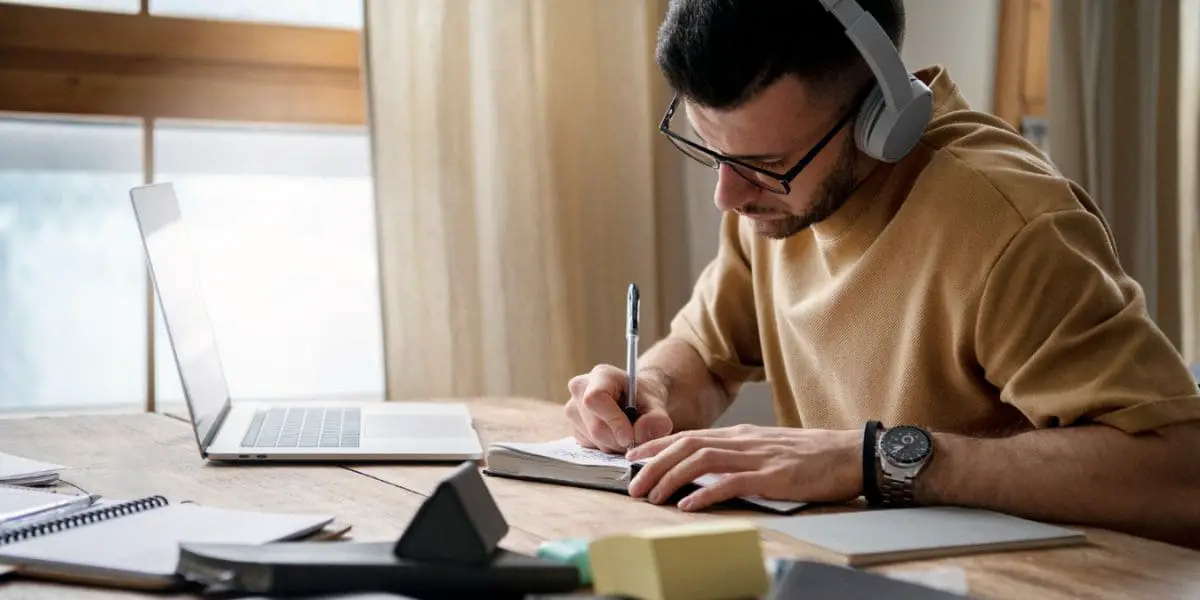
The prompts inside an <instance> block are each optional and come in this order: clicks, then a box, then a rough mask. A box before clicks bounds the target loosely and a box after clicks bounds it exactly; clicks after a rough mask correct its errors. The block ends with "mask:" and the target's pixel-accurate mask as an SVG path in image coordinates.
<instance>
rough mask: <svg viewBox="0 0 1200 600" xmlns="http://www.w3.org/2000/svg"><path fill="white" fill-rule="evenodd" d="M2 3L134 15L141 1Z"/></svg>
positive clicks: (10, 0)
mask: <svg viewBox="0 0 1200 600" xmlns="http://www.w3.org/2000/svg"><path fill="white" fill-rule="evenodd" d="M2 2H3V3H5V4H29V5H33V6H47V7H54V8H73V9H77V10H96V11H102V12H119V13H136V12H138V11H139V10H141V6H142V3H141V0H2Z"/></svg>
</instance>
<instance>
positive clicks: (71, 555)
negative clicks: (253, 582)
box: [0, 504, 333, 577]
mask: <svg viewBox="0 0 1200 600" xmlns="http://www.w3.org/2000/svg"><path fill="white" fill-rule="evenodd" d="M332 520H333V519H332V517H329V516H321V515H292V514H273V513H260V512H250V511H240V510H232V509H224V508H215V507H209V506H199V505H195V504H172V505H168V506H163V507H161V508H154V509H150V510H146V511H144V512H140V513H134V514H130V515H127V516H123V517H117V518H113V519H110V520H108V521H102V522H99V523H93V524H90V525H82V526H78V527H75V528H73V529H68V530H65V531H60V532H58V533H54V534H50V535H45V536H41V537H37V538H33V539H30V540H27V541H23V542H17V543H12V544H8V545H5V546H0V560H2V561H5V562H9V563H25V562H28V563H29V564H31V565H38V566H41V567H43V568H53V570H55V571H62V572H71V570H72V569H71V568H70V567H72V566H75V567H87V568H90V569H102V570H105V571H111V572H116V573H126V574H134V575H146V576H152V577H153V576H160V577H167V576H171V575H173V574H174V573H175V567H176V564H177V563H178V560H179V544H180V542H200V543H205V542H207V543H230V544H263V543H267V542H272V541H277V540H281V539H284V538H289V537H294V536H297V535H303V534H306V533H309V532H311V531H316V530H318V529H320V528H321V527H324V526H325V524H327V523H328V522H330V521H332ZM56 566H61V567H63V568H54V567H56Z"/></svg>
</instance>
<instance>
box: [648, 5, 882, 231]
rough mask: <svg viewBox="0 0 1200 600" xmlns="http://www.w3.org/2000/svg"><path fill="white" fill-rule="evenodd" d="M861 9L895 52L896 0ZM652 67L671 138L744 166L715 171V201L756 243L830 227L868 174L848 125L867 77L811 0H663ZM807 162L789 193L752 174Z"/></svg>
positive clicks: (837, 28) (835, 26)
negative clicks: (664, 87)
mask: <svg viewBox="0 0 1200 600" xmlns="http://www.w3.org/2000/svg"><path fill="white" fill-rule="evenodd" d="M858 3H859V5H860V6H862V8H863V10H866V11H868V12H869V13H871V15H872V16H873V17H874V18H875V19H876V20H877V21H878V22H879V24H880V26H881V27H882V28H883V30H884V31H885V32H886V33H887V34H888V36H889V37H890V38H891V39H892V42H893V44H895V45H896V47H897V48H899V47H900V44H901V41H902V39H903V33H904V8H903V5H902V3H901V0H858ZM657 61H658V65H659V68H660V69H661V70H662V72H663V74H664V75H665V76H666V78H667V81H668V82H669V83H670V85H671V86H672V87H673V88H674V89H675V90H676V92H677V93H678V94H679V104H678V112H677V113H676V114H675V115H674V116H673V118H672V119H671V121H670V123H669V127H670V130H671V131H672V132H674V133H676V134H678V135H681V136H683V137H685V138H687V139H689V140H691V141H693V142H695V143H697V144H699V145H700V146H702V147H704V148H707V149H708V150H710V151H712V152H715V153H717V154H718V155H719V156H721V157H722V158H732V159H736V160H738V161H740V162H741V163H743V165H742V166H738V165H731V164H730V163H729V162H722V163H721V165H720V169H719V178H718V184H717V189H716V194H715V201H716V204H717V206H718V207H719V208H721V209H722V210H733V211H736V212H738V213H739V214H741V215H744V216H746V217H748V218H752V219H754V220H755V227H756V229H757V231H758V232H759V233H760V234H762V235H765V236H769V237H773V238H784V237H788V236H791V235H793V234H795V233H797V232H799V231H801V230H803V229H805V228H807V227H808V226H809V225H812V224H813V223H817V222H820V221H822V220H824V219H826V218H828V217H829V216H830V215H831V214H833V213H834V212H835V211H836V210H837V209H838V208H840V207H841V206H842V204H844V203H845V201H846V199H847V198H848V197H849V195H850V194H851V193H852V192H853V190H854V188H855V187H856V186H857V184H858V181H859V179H860V177H861V176H862V174H863V171H864V169H868V168H869V167H870V164H869V161H867V160H865V159H866V157H865V156H863V155H860V153H859V152H858V151H857V149H856V147H855V143H854V138H853V122H852V121H848V120H847V119H848V118H849V119H852V118H853V117H854V116H855V114H856V111H857V108H858V105H859V100H860V99H861V95H860V92H861V91H862V90H863V89H865V88H866V86H868V85H870V84H872V83H873V77H872V74H871V72H870V70H869V69H868V68H867V65H866V63H865V61H863V59H862V56H861V55H860V54H859V52H858V50H857V48H855V46H854V44H853V43H852V42H851V41H850V39H849V38H848V37H847V36H846V34H845V30H844V29H843V28H842V26H841V24H840V23H838V21H837V19H836V18H835V17H834V16H833V15H831V14H830V13H829V12H828V11H826V10H825V8H824V7H823V6H822V5H821V3H820V1H819V0H671V2H670V9H669V10H668V12H667V16H666V19H665V20H664V21H663V24H662V26H661V27H660V29H659V38H658V48H657ZM688 122H690V124H691V125H690V126H689V124H688ZM672 141H675V140H672ZM676 145H677V146H680V147H681V149H683V150H684V151H685V152H687V153H688V154H689V155H691V156H693V157H695V158H699V159H701V160H702V161H704V162H710V163H711V162H712V161H713V159H712V157H711V156H706V155H705V154H704V153H702V152H698V151H695V150H694V149H691V148H689V147H688V146H687V145H686V144H682V143H680V142H677V141H676ZM805 160H807V161H808V162H807V163H806V164H805V165H804V167H803V168H802V169H801V170H800V172H799V173H798V174H797V175H796V177H795V178H794V179H792V180H791V181H790V182H789V184H788V186H787V187H786V189H785V188H784V186H782V185H781V184H780V183H779V181H778V180H777V179H776V178H774V177H772V176H771V175H769V174H764V173H762V172H758V171H755V170H754V169H755V168H757V169H760V170H762V171H766V172H769V173H775V174H780V175H782V174H785V173H787V172H788V171H789V170H791V169H792V168H793V167H794V166H796V165H797V164H798V163H800V162H802V161H805ZM754 181H757V182H758V183H757V184H756V183H754Z"/></svg>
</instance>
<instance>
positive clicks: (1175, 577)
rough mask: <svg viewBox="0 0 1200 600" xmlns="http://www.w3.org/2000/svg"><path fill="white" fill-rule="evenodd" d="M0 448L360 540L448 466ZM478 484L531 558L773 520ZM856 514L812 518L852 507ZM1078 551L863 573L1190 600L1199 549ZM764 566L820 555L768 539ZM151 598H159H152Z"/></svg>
mask: <svg viewBox="0 0 1200 600" xmlns="http://www.w3.org/2000/svg"><path fill="white" fill-rule="evenodd" d="M469 402H470V405H471V409H472V413H473V414H474V417H475V426H476V428H477V429H478V431H479V433H480V437H481V438H482V440H483V442H484V443H485V445H486V444H488V443H491V442H497V441H546V440H551V439H555V438H557V437H562V436H565V435H569V429H568V428H567V426H566V424H565V422H564V421H563V419H562V416H561V415H562V413H561V410H562V409H561V406H560V405H558V404H553V403H549V402H542V401H536V400H529V399H522V398H489V399H479V400H472V401H469ZM0 452H9V453H13V454H18V455H21V456H27V457H30V458H36V459H40V460H47V461H51V462H57V463H59V464H63V465H67V466H68V467H69V469H68V470H66V471H64V472H63V478H64V479H66V480H67V481H69V482H71V483H74V484H76V485H78V486H80V487H82V488H84V489H86V490H88V491H90V492H93V493H98V494H102V495H104V496H106V497H108V498H131V497H139V496H144V495H149V494H163V495H165V496H167V497H168V499H170V500H171V501H172V502H178V501H182V500H193V501H196V502H200V503H205V504H213V505H221V506H229V507H235V508H248V509H260V510H275V511H298V512H309V511H324V512H329V513H332V514H335V515H337V516H338V518H339V519H341V520H344V521H346V522H348V523H350V524H352V525H353V529H352V530H351V535H352V537H353V538H354V539H356V540H383V539H395V537H396V536H397V535H399V533H400V532H401V531H402V530H403V528H404V526H405V525H406V524H407V523H408V521H409V519H411V517H412V515H413V514H414V513H415V511H416V509H417V507H418V506H419V505H420V503H421V501H422V500H423V499H424V498H425V497H426V496H427V495H428V494H429V493H431V492H432V490H433V489H434V488H435V487H436V485H437V483H438V482H439V481H440V480H441V479H442V478H443V477H444V476H445V475H447V474H448V473H449V472H450V470H451V469H452V468H453V466H454V465H450V464H410V465H399V464H348V465H336V466H335V465H316V464H313V465H279V464H273V465H238V466H223V465H218V464H210V463H205V462H204V461H202V460H201V459H200V457H199V453H198V452H197V449H196V443H195V439H194V437H193V435H192V431H191V429H190V427H189V426H188V425H187V423H186V422H184V421H183V420H182V419H180V418H179V416H167V415H154V414H146V415H102V416H86V417H37V418H20V419H0ZM485 481H486V482H487V484H488V488H489V489H490V490H491V492H492V494H493V496H494V497H495V498H496V502H497V503H498V504H499V506H500V508H501V510H502V511H503V513H504V515H505V517H506V519H507V520H508V522H509V525H510V532H509V534H508V536H506V537H505V539H504V541H503V542H502V545H503V546H504V547H506V548H509V549H512V550H517V551H523V552H533V551H534V550H535V549H536V548H537V545H538V544H539V543H541V542H542V541H544V540H553V539H557V538H563V537H579V536H582V537H593V536H597V535H604V534H608V533H615V532H621V531H630V530H635V529H638V528H642V527H649V526H658V525H665V524H678V523H688V522H695V521H698V520H708V519H719V518H727V517H731V516H732V517H749V518H775V517H770V516H767V515H765V514H764V513H755V512H746V511H740V510H732V509H723V510H716V511H711V512H705V513H700V514H690V513H684V512H681V511H679V510H676V509H674V508H672V507H664V506H654V505H651V504H648V503H646V502H643V501H639V500H634V499H631V498H628V497H627V496H624V495H621V494H616V493H612V492H604V491H596V490H586V489H580V488H573V487H567V486H558V485H550V484H543V483H535V482H528V481H519V480H513V479H504V478H498V477H486V478H485ZM855 508H856V507H855V506H854V505H849V506H839V507H822V508H816V509H811V510H812V511H814V512H820V511H832V510H854V509H855ZM1085 530H1086V531H1087V533H1088V536H1089V540H1090V543H1089V545H1088V546H1085V547H1072V548H1058V549H1047V550H1036V551H1014V552H1002V553H991V554H980V555H973V556H962V557H957V558H950V559H939V560H927V561H916V562H905V563H898V564H893V565H886V566H881V567H874V568H872V569H870V570H878V571H884V572H886V571H895V570H906V571H908V570H920V569H925V568H934V567H947V566H950V567H959V568H961V569H963V571H964V572H965V574H966V576H967V582H968V585H969V590H970V592H969V593H970V595H971V597H974V598H1197V597H1200V553H1198V552H1194V551H1191V550H1187V549H1184V548H1178V547H1175V546H1170V545H1167V544H1162V543H1158V542H1154V541H1150V540H1145V539H1141V538H1136V537H1131V536H1128V535H1123V534H1118V533H1113V532H1107V531H1103V530H1096V529H1085ZM763 539H764V548H765V550H766V552H767V553H768V554H769V555H771V556H776V557H797V558H817V557H816V556H815V555H812V554H810V553H808V552H806V551H805V549H804V548H803V547H801V546H800V545H799V544H798V543H795V542H793V541H791V540H789V539H788V538H786V537H785V536H782V535H780V534H776V533H771V532H766V533H764V535H763ZM136 596H138V594H136V593H132V592H124V591H121V590H106V589H99V588H88V587H81V586H65V585H60V584H52V583H46V582H31V581H25V580H21V579H18V578H13V577H9V578H3V576H0V599H7V598H37V599H41V598H62V597H71V598H74V597H79V598H86V599H91V598H103V599H108V598H128V597H136ZM153 597H155V598H165V597H174V596H164V595H162V594H154V595H153Z"/></svg>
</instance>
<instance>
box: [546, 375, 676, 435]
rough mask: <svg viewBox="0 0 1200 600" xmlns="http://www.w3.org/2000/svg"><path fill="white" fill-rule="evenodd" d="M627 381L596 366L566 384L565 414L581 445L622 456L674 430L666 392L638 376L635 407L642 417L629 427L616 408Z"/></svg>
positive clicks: (627, 419) (626, 419) (656, 384)
mask: <svg viewBox="0 0 1200 600" xmlns="http://www.w3.org/2000/svg"><path fill="white" fill-rule="evenodd" d="M628 381H629V375H628V374H627V373H626V372H625V371H623V370H621V369H618V368H616V367H614V366H611V365H598V366H597V367H596V368H594V369H592V371H591V372H590V373H586V374H584V375H578V376H576V377H573V378H572V379H571V381H570V383H568V384H567V389H568V390H570V392H571V399H570V400H568V401H567V404H566V406H565V407H564V410H565V411H566V414H567V419H568V420H570V422H571V426H572V428H573V429H574V430H575V439H576V440H578V441H579V443H580V444H581V445H583V446H585V447H588V448H596V449H599V450H602V451H604V452H611V453H621V454H624V453H625V451H626V450H628V449H629V448H631V447H633V446H634V445H636V444H642V443H645V442H648V441H650V440H653V439H657V438H660V437H665V436H667V435H670V434H671V431H672V429H673V428H674V426H673V424H672V423H671V417H670V415H668V414H667V408H666V406H667V399H666V390H665V389H663V385H662V383H661V382H659V381H657V380H655V379H653V378H648V377H642V376H640V375H639V376H638V381H637V391H638V393H637V396H638V397H637V407H638V413H639V414H640V415H641V416H639V417H638V419H637V422H636V423H635V424H630V423H629V418H628V417H626V416H625V413H624V412H622V411H621V406H620V405H619V404H618V401H619V399H620V398H621V396H622V395H623V394H624V392H625V388H626V387H628V386H627V384H628Z"/></svg>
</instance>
